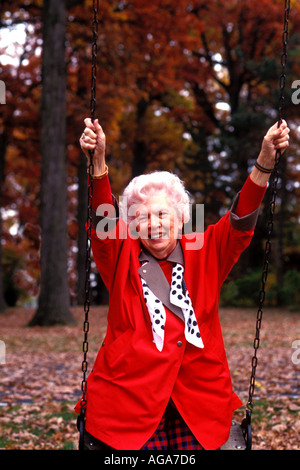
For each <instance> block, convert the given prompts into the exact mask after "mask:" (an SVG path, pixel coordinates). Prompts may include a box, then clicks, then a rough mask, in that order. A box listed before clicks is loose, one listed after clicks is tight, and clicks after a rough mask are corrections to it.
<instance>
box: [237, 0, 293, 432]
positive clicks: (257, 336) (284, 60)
mask: <svg viewBox="0 0 300 470" xmlns="http://www.w3.org/2000/svg"><path fill="white" fill-rule="evenodd" d="M289 13H290V0H285V8H284V29H283V33H282V45H283V50H282V54H281V75H280V78H279V86H280V98H279V108H278V126H279V125H280V124H281V121H282V112H283V109H284V107H285V97H284V91H285V83H286V75H285V68H286V64H287V46H288V25H289ZM280 158H281V151H280V150H279V149H278V150H276V155H275V166H274V170H273V175H272V183H271V186H272V192H271V201H270V206H269V219H268V223H267V241H266V244H265V251H264V264H263V272H262V278H261V289H260V292H259V306H258V311H257V318H256V333H255V338H254V343H253V348H254V355H253V357H252V362H251V366H252V371H251V378H250V386H249V397H248V403H247V407H246V419H247V420H248V423H250V420H251V412H252V410H253V395H254V389H255V374H256V367H257V350H258V348H259V343H260V328H261V322H262V316H263V303H264V300H265V296H266V292H265V287H266V282H267V277H268V270H269V263H270V253H271V246H272V242H271V237H272V233H273V217H274V213H275V204H276V196H277V185H278V178H279V173H278V163H279V160H280Z"/></svg>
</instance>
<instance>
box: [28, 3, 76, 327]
mask: <svg viewBox="0 0 300 470" xmlns="http://www.w3.org/2000/svg"><path fill="white" fill-rule="evenodd" d="M66 18H67V15H66V1H65V0H48V1H47V2H44V6H43V60H42V86H43V90H42V110H41V111H42V136H41V149H42V181H41V228H42V243H41V290H40V296H39V303H38V309H37V311H36V313H35V316H34V318H33V319H32V320H31V322H30V325H54V324H68V323H70V322H72V316H71V313H70V309H69V307H70V298H69V287H68V270H67V262H68V243H67V165H66V140H65V139H66V61H65V40H66Z"/></svg>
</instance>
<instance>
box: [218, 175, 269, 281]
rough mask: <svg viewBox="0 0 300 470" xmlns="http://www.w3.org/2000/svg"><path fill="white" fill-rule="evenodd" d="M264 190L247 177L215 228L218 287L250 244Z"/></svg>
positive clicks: (264, 188)
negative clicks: (229, 207) (218, 275)
mask: <svg viewBox="0 0 300 470" xmlns="http://www.w3.org/2000/svg"><path fill="white" fill-rule="evenodd" d="M265 191H266V187H261V186H258V185H256V184H255V183H253V182H252V180H251V178H250V177H248V179H247V181H246V182H245V184H244V186H243V188H242V189H241V191H240V192H239V193H238V194H237V196H236V198H235V200H234V202H233V204H232V207H231V209H230V210H229V211H228V212H227V214H226V215H225V216H224V217H222V218H221V219H220V221H219V222H218V223H217V224H216V225H215V226H214V231H215V243H216V249H217V250H218V259H219V267H220V269H219V273H220V278H219V282H220V285H222V283H223V282H224V281H225V279H226V277H227V276H228V274H229V272H230V271H231V269H232V267H233V266H234V264H235V263H236V262H237V261H238V259H239V257H240V255H241V253H242V252H243V251H244V250H245V249H246V248H247V247H248V245H249V244H250V242H251V239H252V237H253V234H254V229H255V226H256V222H257V218H258V214H259V206H260V204H261V201H262V199H263V197H264V194H265Z"/></svg>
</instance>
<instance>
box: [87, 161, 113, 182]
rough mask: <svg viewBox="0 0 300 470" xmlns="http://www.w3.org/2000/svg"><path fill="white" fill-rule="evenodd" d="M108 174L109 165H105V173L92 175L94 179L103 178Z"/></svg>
mask: <svg viewBox="0 0 300 470" xmlns="http://www.w3.org/2000/svg"><path fill="white" fill-rule="evenodd" d="M87 173H88V174H89V172H87ZM107 174H108V166H107V165H105V171H104V172H103V173H101V175H91V177H92V178H93V180H101V179H102V178H104V176H106V175H107Z"/></svg>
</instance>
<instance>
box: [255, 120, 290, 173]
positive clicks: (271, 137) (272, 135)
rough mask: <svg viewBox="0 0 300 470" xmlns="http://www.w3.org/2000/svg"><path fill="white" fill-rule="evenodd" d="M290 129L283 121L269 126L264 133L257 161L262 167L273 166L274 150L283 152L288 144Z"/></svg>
mask: <svg viewBox="0 0 300 470" xmlns="http://www.w3.org/2000/svg"><path fill="white" fill-rule="evenodd" d="M289 133H290V129H289V128H288V126H287V123H286V122H285V121H282V123H281V124H280V126H279V127H278V123H276V124H274V126H272V127H270V129H269V130H268V132H267V133H266V135H265V137H264V139H263V143H262V147H261V151H260V154H259V156H258V159H257V162H258V163H259V164H260V165H261V166H262V167H264V168H273V167H274V165H275V155H276V150H280V151H281V153H283V152H284V151H285V150H286V149H287V147H288V146H289Z"/></svg>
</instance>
